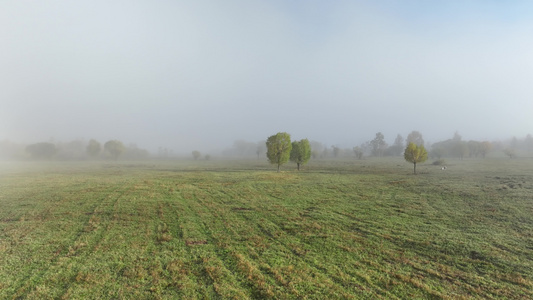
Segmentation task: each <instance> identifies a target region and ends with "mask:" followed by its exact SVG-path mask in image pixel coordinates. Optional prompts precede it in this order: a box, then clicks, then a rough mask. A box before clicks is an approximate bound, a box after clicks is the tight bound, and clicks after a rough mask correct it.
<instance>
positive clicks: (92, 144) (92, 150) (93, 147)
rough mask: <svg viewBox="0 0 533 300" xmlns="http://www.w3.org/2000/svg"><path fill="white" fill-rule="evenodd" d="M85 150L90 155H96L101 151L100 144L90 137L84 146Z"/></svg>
mask: <svg viewBox="0 0 533 300" xmlns="http://www.w3.org/2000/svg"><path fill="white" fill-rule="evenodd" d="M85 151H86V152H87V154H88V155H89V156H90V157H97V156H98V155H99V154H100V151H102V146H101V145H100V143H99V142H98V141H96V140H94V139H91V140H90V141H89V144H88V145H87V148H85Z"/></svg>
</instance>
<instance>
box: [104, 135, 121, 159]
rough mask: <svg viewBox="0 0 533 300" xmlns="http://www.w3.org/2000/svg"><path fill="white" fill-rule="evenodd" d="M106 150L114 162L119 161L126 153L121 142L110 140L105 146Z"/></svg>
mask: <svg viewBox="0 0 533 300" xmlns="http://www.w3.org/2000/svg"><path fill="white" fill-rule="evenodd" d="M104 150H105V151H107V152H108V153H109V154H110V155H111V157H113V159H114V160H117V159H118V157H119V156H120V155H121V154H122V153H124V150H126V147H124V144H122V142H121V141H119V140H110V141H107V142H106V143H105V144H104Z"/></svg>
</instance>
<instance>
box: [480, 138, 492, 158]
mask: <svg viewBox="0 0 533 300" xmlns="http://www.w3.org/2000/svg"><path fill="white" fill-rule="evenodd" d="M490 149H492V144H491V143H490V142H488V141H484V142H481V146H480V149H479V153H480V154H481V157H483V158H485V155H487V153H489V152H490Z"/></svg>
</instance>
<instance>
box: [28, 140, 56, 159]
mask: <svg viewBox="0 0 533 300" xmlns="http://www.w3.org/2000/svg"><path fill="white" fill-rule="evenodd" d="M26 152H28V153H29V154H30V155H31V157H33V158H36V159H49V158H52V156H54V155H55V154H56V152H57V149H56V146H55V145H54V144H52V143H36V144H31V145H28V146H27V147H26Z"/></svg>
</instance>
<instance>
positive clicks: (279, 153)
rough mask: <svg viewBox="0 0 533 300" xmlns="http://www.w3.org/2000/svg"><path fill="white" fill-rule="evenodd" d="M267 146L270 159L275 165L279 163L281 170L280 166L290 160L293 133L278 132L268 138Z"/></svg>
mask: <svg viewBox="0 0 533 300" xmlns="http://www.w3.org/2000/svg"><path fill="white" fill-rule="evenodd" d="M266 147H267V154H266V155H267V158H268V161H270V163H271V164H273V165H278V172H279V168H280V166H281V165H282V164H284V163H286V162H287V161H288V160H289V157H290V154H291V149H292V144H291V135H290V134H288V133H286V132H278V133H277V134H275V135H272V136H270V137H269V138H268V139H267V141H266Z"/></svg>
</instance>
